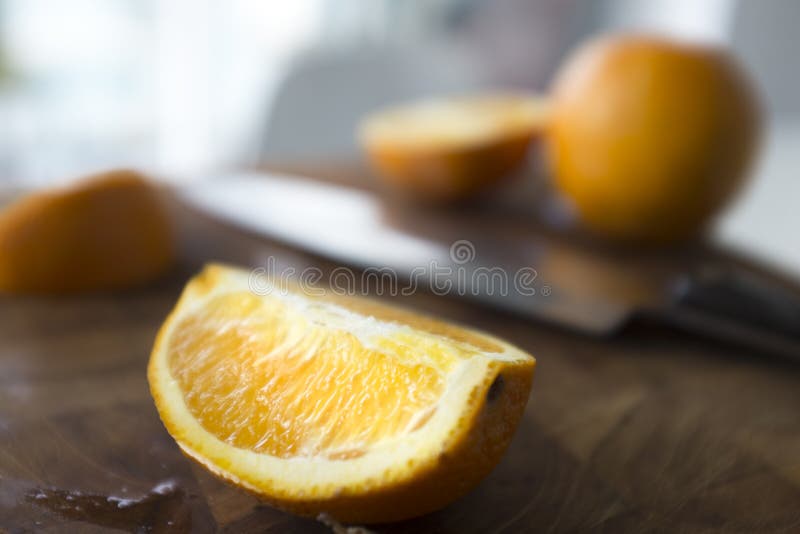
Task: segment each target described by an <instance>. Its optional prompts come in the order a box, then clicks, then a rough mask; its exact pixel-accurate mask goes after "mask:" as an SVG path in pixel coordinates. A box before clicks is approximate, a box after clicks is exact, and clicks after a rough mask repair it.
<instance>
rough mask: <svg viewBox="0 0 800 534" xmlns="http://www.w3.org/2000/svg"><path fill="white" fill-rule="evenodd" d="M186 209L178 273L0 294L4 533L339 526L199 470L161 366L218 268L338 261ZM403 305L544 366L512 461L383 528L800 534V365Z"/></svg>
mask: <svg viewBox="0 0 800 534" xmlns="http://www.w3.org/2000/svg"><path fill="white" fill-rule="evenodd" d="M344 170H345V169H344V168H337V167H335V166H333V167H329V168H328V169H327V174H328V175H329V176H330V177H331V178H332V179H341V176H342V175H350V174H349V173H348V172H343V171H344ZM174 210H175V217H176V221H177V222H178V224H179V227H180V229H181V230H180V231H181V242H182V262H181V265H180V266H178V267H177V268H176V269H175V270H174V271H173V272H172V273H171V274H170V276H168V277H167V278H165V279H164V280H161V281H160V282H158V283H156V284H154V285H152V286H149V287H146V288H143V289H141V290H131V291H125V292H119V293H114V294H102V295H87V296H75V297H62V298H44V297H12V296H2V297H0V532H3V531H8V532H105V531H120V530H122V531H134V532H215V531H221V532H235V533H247V532H259V533H261V532H274V533H286V532H320V533H324V532H330V531H331V528H330V527H329V526H326V525H324V524H323V523H321V522H319V521H315V520H313V519H302V518H297V517H294V516H291V515H288V514H285V513H283V512H280V511H277V510H273V509H271V508H269V507H268V506H265V505H262V504H260V503H259V502H258V501H257V500H255V499H254V498H253V497H251V496H248V495H246V494H244V493H241V492H239V491H238V490H236V489H234V488H230V487H228V486H226V485H225V484H223V483H220V482H218V481H217V480H216V479H214V478H213V477H211V476H210V475H208V474H207V473H206V472H205V471H204V470H203V469H201V468H199V467H197V466H195V465H193V464H192V463H191V462H190V461H189V460H187V459H186V458H184V457H183V456H182V455H181V453H180V452H179V450H178V447H177V446H176V445H175V443H174V442H173V441H172V439H171V438H170V437H169V436H168V435H167V433H166V432H165V430H164V428H163V427H162V425H161V423H160V421H159V419H158V415H157V413H156V411H155V408H154V407H153V403H152V402H151V399H150V396H149V392H148V388H147V381H146V378H145V367H146V363H147V358H148V355H149V351H150V348H151V345H152V342H153V339H154V336H155V333H156V331H157V329H158V327H159V325H160V323H161V322H162V320H163V319H164V318H165V316H166V314H167V313H168V311H169V309H170V308H171V306H172V305H173V304H174V302H175V301H176V299H177V297H178V294H179V292H180V290H181V288H182V285H183V283H184V282H185V281H186V279H187V278H188V277H189V276H190V275H191V274H192V273H193V272H195V271H196V270H198V269H199V267H200V265H201V264H202V263H203V262H204V261H207V260H211V259H213V260H223V261H228V262H233V263H240V264H244V265H248V264H249V265H257V264H261V262H263V261H264V260H265V258H267V257H268V256H274V257H275V258H276V259H277V260H278V262H279V263H280V264H286V265H297V266H301V267H302V266H306V265H317V266H320V267H321V268H323V269H331V268H332V267H333V265H331V264H330V263H327V262H324V261H320V260H319V259H317V258H314V257H311V256H308V255H305V254H303V253H301V252H298V251H296V250H292V249H289V248H287V247H284V246H281V245H279V244H277V243H274V242H270V241H267V240H264V239H260V238H257V237H255V236H250V235H246V234H244V233H241V232H239V231H237V230H235V229H232V228H229V227H226V226H224V225H221V224H219V223H216V222H214V221H211V220H207V219H205V218H203V217H201V216H198V215H196V214H192V213H189V212H188V211H186V210H184V209H182V208H181V207H179V206H177V205H176V206H174ZM394 300H395V301H396V302H398V303H400V304H402V305H405V306H408V307H411V308H415V309H419V310H424V311H426V312H428V313H433V314H436V315H440V316H442V317H445V318H447V319H450V320H454V321H459V322H461V323H464V324H467V325H471V326H474V327H478V328H481V329H483V330H487V331H489V332H492V333H494V334H496V335H498V336H501V337H504V338H506V339H508V340H509V341H511V342H513V343H515V344H517V345H519V346H521V347H522V348H524V349H525V350H527V351H529V352H531V353H532V354H534V355H535V356H536V357H537V359H538V368H537V376H536V379H535V382H534V387H533V392H532V394H531V398H530V402H529V405H528V409H527V411H526V413H525V417H524V419H523V421H522V423H521V425H520V428H519V430H518V432H517V435H516V436H515V438H514V441H513V442H512V444H511V446H510V448H509V450H508V453H507V454H506V456H505V458H504V459H503V461H502V463H501V464H500V465H499V466H498V467H497V469H496V470H495V471H494V472H493V473H492V474H491V475H490V476H489V477H488V478H487V479H486V480H485V481H484V482H483V483H482V484H481V485H480V486H479V487H478V488H477V489H475V490H474V491H473V492H472V493H470V494H468V495H467V496H466V497H464V498H462V499H461V500H459V501H457V502H456V503H454V504H453V505H451V506H449V507H447V508H446V509H444V510H442V511H440V512H438V513H435V514H432V515H429V516H426V517H422V518H419V519H415V520H412V521H407V522H404V523H398V524H391V525H383V526H374V527H371V529H372V530H374V531H375V532H392V533H398V532H442V533H446V532H454V533H455V532H458V533H469V532H496V533H516V532H544V531H552V532H585V531H592V532H612V533H617V532H642V531H664V532H675V531H681V532H700V531H703V532H705V531H709V530H719V531H742V532H754V531H770V532H800V366H797V365H790V364H788V363H784V362H780V361H776V360H774V359H771V358H768V357H766V356H765V355H761V354H757V353H754V352H751V351H746V350H742V349H735V348H732V347H728V346H723V345H718V344H713V343H711V342H708V341H704V340H701V339H697V338H693V337H690V336H686V335H683V334H679V333H676V332H673V331H668V330H662V329H655V328H652V327H646V326H634V327H633V328H630V329H628V330H627V331H626V332H625V333H624V335H623V336H621V337H619V338H617V339H614V340H608V341H598V340H593V339H588V338H582V337H576V336H574V335H572V334H569V333H567V332H564V331H561V330H558V329H554V328H552V327H547V326H543V325H539V324H536V323H532V322H530V321H526V320H522V319H518V318H516V317H513V316H511V315H505V314H499V313H497V312H493V311H488V310H486V309H483V308H480V307H477V306H475V305H472V304H469V303H466V302H464V301H460V300H452V299H447V298H441V297H435V296H433V295H430V294H426V293H417V294H415V295H413V296H407V297H398V298H396V299H394Z"/></svg>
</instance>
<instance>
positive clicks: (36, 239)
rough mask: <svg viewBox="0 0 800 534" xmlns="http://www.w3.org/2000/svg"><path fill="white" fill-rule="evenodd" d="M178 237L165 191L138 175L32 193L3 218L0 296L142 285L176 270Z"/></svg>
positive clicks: (122, 174) (114, 176) (115, 175)
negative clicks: (172, 268)
mask: <svg viewBox="0 0 800 534" xmlns="http://www.w3.org/2000/svg"><path fill="white" fill-rule="evenodd" d="M172 239H173V238H172V231H171V227H170V221H169V217H168V214H167V212H166V209H165V208H164V206H163V203H162V201H161V199H160V198H159V194H158V191H157V190H156V188H155V187H154V186H152V185H150V183H149V182H148V181H147V180H145V179H144V178H143V177H142V176H141V175H139V174H138V173H135V172H133V171H112V172H107V173H103V174H98V175H95V176H91V177H89V178H87V179H85V180H83V181H81V182H79V183H77V184H75V185H73V186H70V187H66V188H63V189H52V190H47V191H41V192H37V193H33V194H30V195H28V196H25V197H23V198H21V199H19V200H18V201H16V202H14V203H13V204H11V205H10V206H8V207H7V208H5V209H4V210H3V211H2V212H0V291H5V292H13V293H68V292H78V291H94V290H104V289H115V288H123V287H128V286H133V285H137V284H141V283H144V282H147V281H149V280H152V279H153V278H156V277H157V276H159V275H161V274H162V273H163V272H164V271H165V270H166V269H167V268H168V267H169V266H170V265H171V264H172V261H173V258H174V245H173V240H172Z"/></svg>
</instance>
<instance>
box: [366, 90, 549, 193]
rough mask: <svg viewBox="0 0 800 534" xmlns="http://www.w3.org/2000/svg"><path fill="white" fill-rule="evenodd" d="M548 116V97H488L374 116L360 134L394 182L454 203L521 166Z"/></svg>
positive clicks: (371, 155) (389, 180) (439, 102)
mask: <svg viewBox="0 0 800 534" xmlns="http://www.w3.org/2000/svg"><path fill="white" fill-rule="evenodd" d="M546 119H547V103H546V101H545V99H544V98H542V97H538V96H527V95H510V94H487V95H482V96H473V97H460V98H447V99H440V100H430V101H424V102H418V103H413V104H408V105H405V106H400V107H396V108H392V109H388V110H384V111H380V112H378V113H374V114H372V115H370V116H368V117H367V118H366V119H365V120H364V121H363V122H362V123H361V125H360V129H359V137H360V141H361V144H362V145H363V147H364V148H365V150H366V152H367V154H368V155H369V158H370V161H371V163H372V165H373V167H374V168H375V170H376V171H377V173H378V175H379V176H380V177H382V178H383V179H384V180H385V181H386V182H387V183H388V184H389V185H390V186H392V187H394V188H395V189H398V190H400V191H404V192H406V193H409V194H411V195H412V196H415V197H418V198H421V199H424V200H431V201H436V202H448V201H458V200H462V199H465V198H469V197H472V196H475V195H477V194H478V193H480V192H481V191H484V190H485V189H487V188H488V187H490V186H492V185H493V184H496V183H497V182H498V181H500V180H502V179H503V178H506V177H508V176H509V175H510V174H511V173H512V172H513V171H515V170H517V168H519V167H521V166H522V164H523V163H524V161H525V159H526V156H527V154H528V151H529V149H530V145H531V142H532V141H533V140H534V139H536V138H538V137H540V135H541V134H542V132H543V131H544V128H545V125H546Z"/></svg>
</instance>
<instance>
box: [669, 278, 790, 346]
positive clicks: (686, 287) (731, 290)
mask: <svg viewBox="0 0 800 534" xmlns="http://www.w3.org/2000/svg"><path fill="white" fill-rule="evenodd" d="M673 302H674V305H673V306H671V307H670V308H668V310H667V312H666V314H665V316H664V317H663V318H664V319H666V320H667V321H668V322H670V323H672V324H674V325H675V326H679V327H682V328H687V329H690V330H693V331H697V332H699V333H702V334H710V335H714V336H715V337H720V338H722V339H726V340H730V341H734V342H738V343H742V344H745V345H749V346H751V347H753V348H757V349H760V350H766V351H768V352H771V353H775V354H781V355H783V356H788V357H790V358H793V359H797V360H798V361H800V296H799V295H797V294H796V293H793V292H791V291H790V290H789V289H787V288H785V287H782V286H781V285H779V284H777V283H775V282H773V281H771V280H768V279H767V278H765V277H763V276H760V275H757V274H755V273H753V272H746V271H743V270H740V269H731V268H720V267H714V266H706V267H705V268H703V269H701V270H699V271H698V272H695V273H693V274H690V275H686V276H684V277H682V278H680V279H679V280H678V281H677V283H676V285H675V287H674V293H673Z"/></svg>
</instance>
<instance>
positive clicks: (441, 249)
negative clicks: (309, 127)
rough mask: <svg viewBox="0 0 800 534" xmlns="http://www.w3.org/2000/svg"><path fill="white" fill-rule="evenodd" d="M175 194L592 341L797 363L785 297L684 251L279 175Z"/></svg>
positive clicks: (229, 179) (798, 334)
mask: <svg viewBox="0 0 800 534" xmlns="http://www.w3.org/2000/svg"><path fill="white" fill-rule="evenodd" d="M177 195H178V198H179V199H180V200H181V201H183V202H184V203H186V204H188V205H189V206H190V207H192V208H194V209H197V210H200V211H202V212H204V213H206V214H209V215H211V216H212V217H215V218H217V219H221V220H223V221H225V222H227V223H229V224H232V225H235V226H237V227H240V228H243V229H246V230H249V231H252V232H255V233H257V234H261V235H264V236H268V237H270V238H274V239H277V240H280V241H283V242H285V243H288V244H290V245H293V246H296V247H298V248H301V249H303V250H306V251H309V252H312V253H315V254H317V255H320V256H322V257H326V258H329V259H331V260H334V261H337V262H339V263H341V264H343V265H348V266H353V267H357V268H359V269H360V270H361V271H362V272H369V271H370V270H371V271H372V272H374V273H377V274H376V276H378V275H379V276H381V277H385V276H387V275H391V276H396V277H397V279H396V280H394V281H393V282H392V283H394V284H395V288H400V287H401V286H402V289H403V290H409V289H414V288H418V287H419V286H421V287H424V288H426V289H427V290H430V291H434V292H437V293H446V294H451V295H458V296H461V297H464V298H470V299H473V300H475V301H478V302H480V303H482V304H485V305H488V306H492V307H494V308H498V309H502V310H506V311H510V312H513V313H516V314H519V315H522V316H525V317H529V318H533V319H537V320H542V321H546V322H549V323H555V324H558V325H561V326H563V327H566V328H569V329H571V330H574V331H577V332H581V333H584V334H588V335H592V336H609V335H613V334H615V333H617V332H619V331H620V330H621V329H622V327H624V326H625V325H626V324H628V323H629V322H631V321H632V320H634V319H636V318H646V319H649V320H655V321H660V322H662V323H666V324H669V325H672V326H676V327H679V328H682V329H685V330H689V331H692V332H696V333H699V334H702V335H706V336H713V337H715V338H719V339H722V340H725V341H729V342H734V343H739V344H742V345H746V346H749V347H751V348H755V349H757V350H761V351H766V352H770V353H774V354H780V355H784V356H788V357H791V358H794V359H798V360H800V297H799V296H798V295H797V293H796V292H794V291H790V290H789V289H788V288H786V287H784V286H782V285H780V284H778V283H776V282H775V281H773V280H771V279H769V278H767V277H765V276H763V275H761V274H759V273H756V272H755V271H753V270H748V269H745V268H743V267H740V266H731V265H730V262H722V261H720V260H718V259H716V258H714V257H713V256H711V257H709V255H708V254H702V253H698V252H697V251H695V250H691V249H689V250H686V251H675V250H667V251H657V250H649V251H641V250H640V251H620V250H610V249H603V248H601V247H598V246H597V245H596V244H592V243H589V242H579V241H578V242H576V241H575V240H569V239H564V238H563V236H559V235H557V234H554V233H553V232H552V231H550V232H548V231H545V230H543V229H542V228H540V227H537V226H536V225H534V224H531V225H520V224H519V223H518V222H517V223H516V224H514V223H513V222H509V221H504V220H502V218H501V217H496V216H494V215H490V216H488V217H487V216H485V215H483V216H481V214H475V213H471V212H442V211H432V210H414V209H411V208H410V207H409V206H397V205H395V204H392V203H391V202H386V201H384V200H382V199H381V198H379V197H378V196H377V195H375V194H372V193H369V192H366V191H361V190H357V189H352V188H347V187H343V186H337V185H332V184H325V183H321V182H319V181H315V180H313V179H309V178H304V177H300V176H292V175H284V174H269V173H261V172H258V173H256V172H252V173H236V174H229V175H225V176H217V177H212V179H208V180H203V181H200V182H197V183H193V184H192V185H191V186H188V187H185V188H182V189H180V190H178V193H177ZM411 282H413V284H414V285H415V287H411V285H410V283H411Z"/></svg>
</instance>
